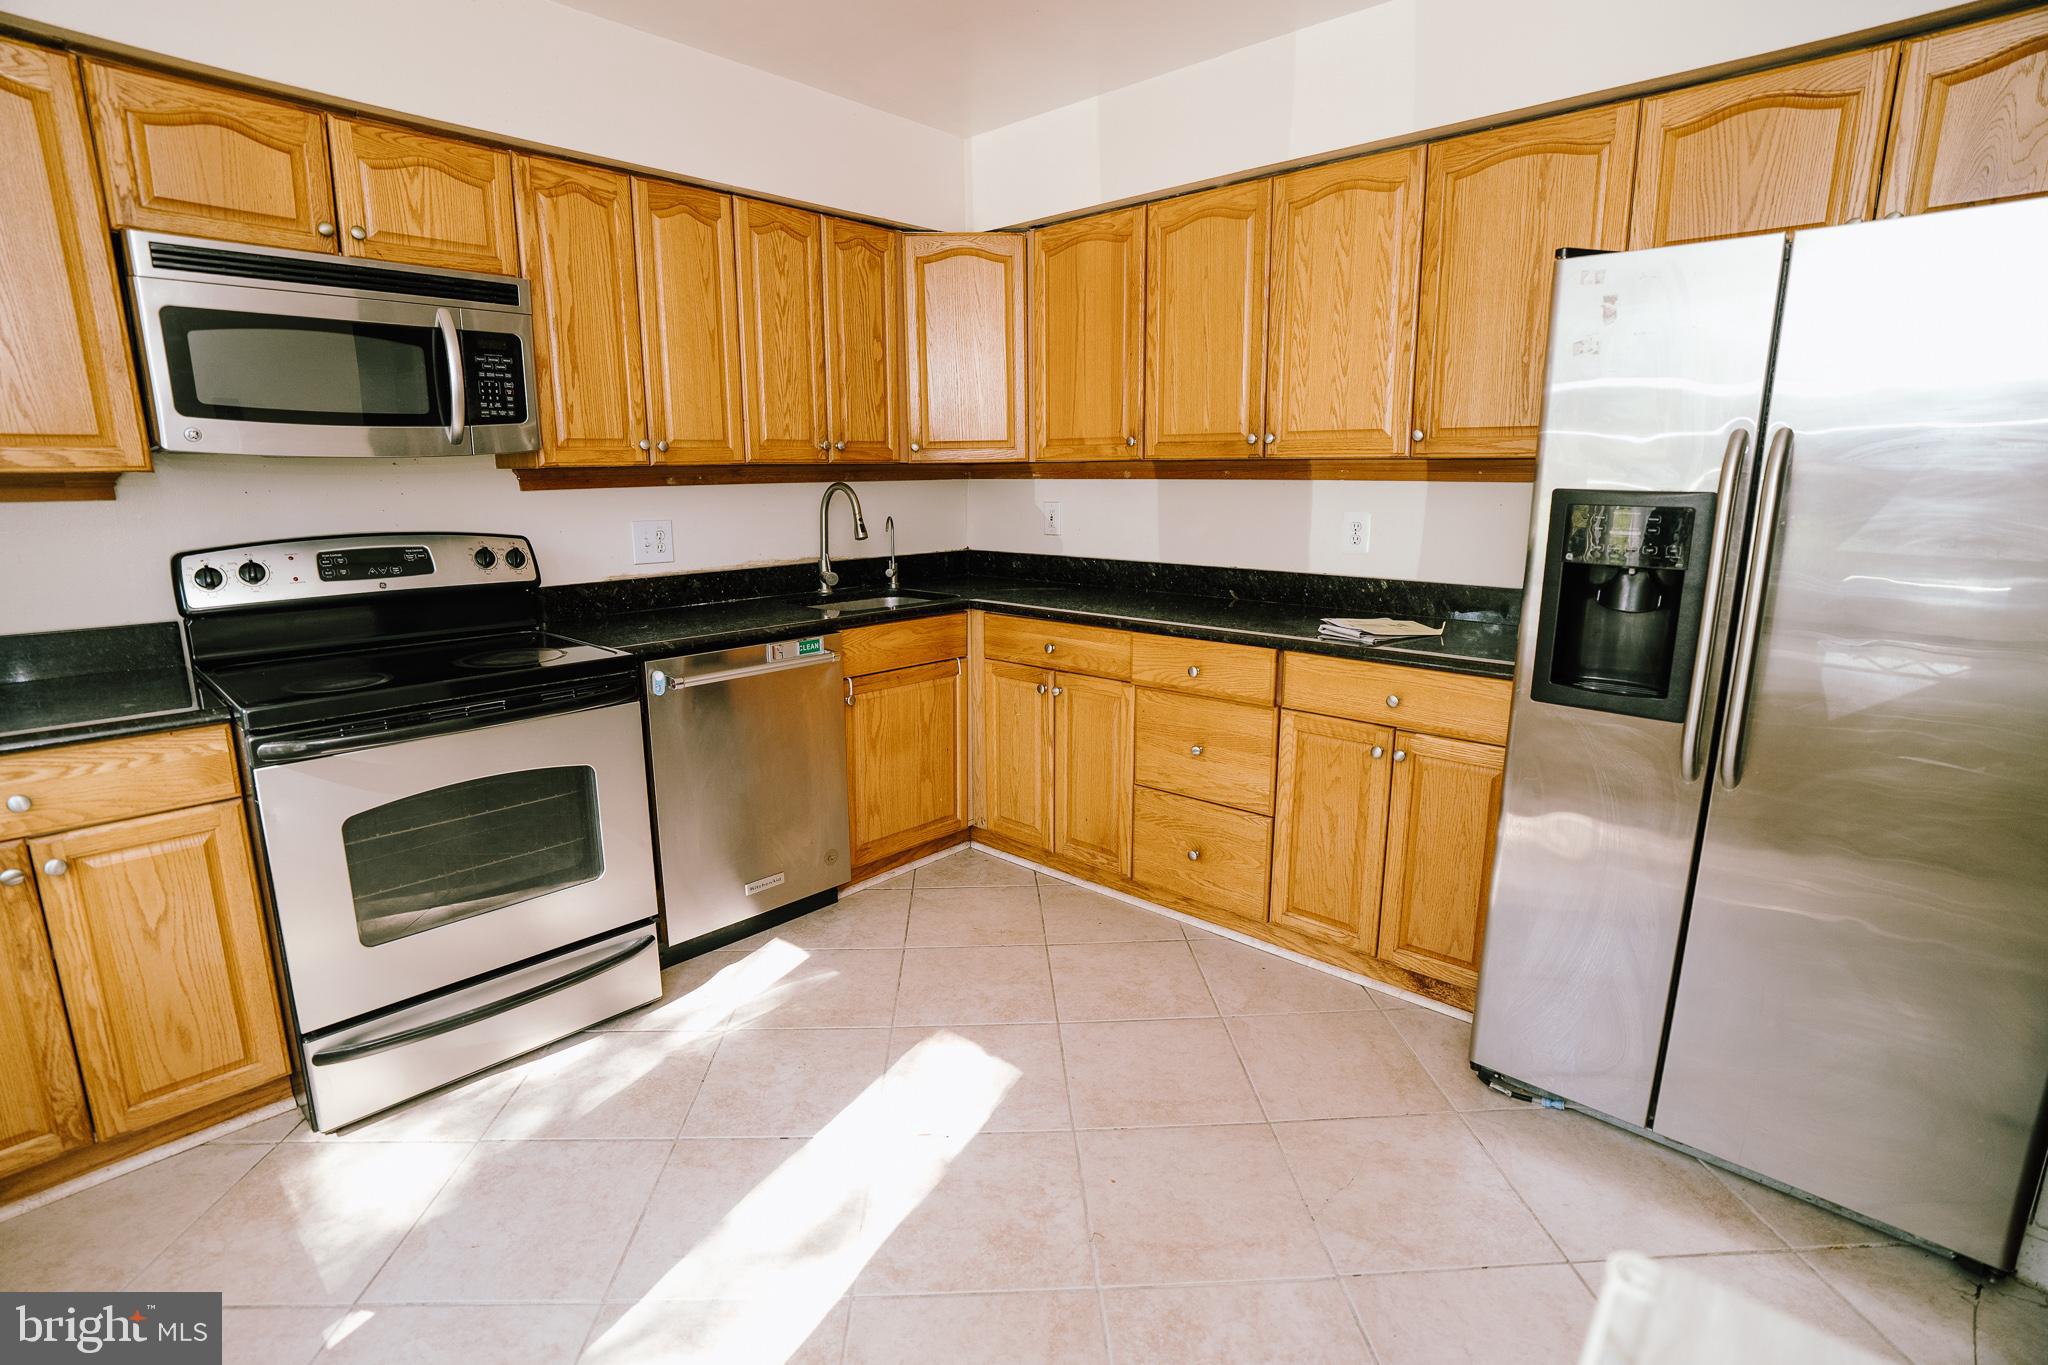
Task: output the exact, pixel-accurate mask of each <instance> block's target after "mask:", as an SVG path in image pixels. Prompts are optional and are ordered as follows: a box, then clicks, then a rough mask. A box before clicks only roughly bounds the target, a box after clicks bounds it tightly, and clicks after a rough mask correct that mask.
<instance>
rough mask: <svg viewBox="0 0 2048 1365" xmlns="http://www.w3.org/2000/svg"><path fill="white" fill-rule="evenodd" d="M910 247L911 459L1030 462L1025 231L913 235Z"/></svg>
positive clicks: (906, 323) (906, 279)
mask: <svg viewBox="0 0 2048 1365" xmlns="http://www.w3.org/2000/svg"><path fill="white" fill-rule="evenodd" d="M903 251H904V266H903V288H904V307H903V333H904V350H905V354H906V357H907V366H908V373H907V374H906V376H905V383H904V394H905V399H906V401H907V402H908V404H909V408H910V415H909V419H908V426H909V438H910V458H911V459H913V460H955V461H970V460H1021V459H1024V458H1025V457H1026V455H1028V454H1029V450H1028V448H1027V432H1026V428H1027V426H1028V420H1027V416H1026V408H1025V402H1024V368H1025V355H1024V308H1025V303H1024V270H1025V268H1024V238H1023V237H1022V236H1020V235H1018V234H1016V233H1005V232H922V233H912V234H911V235H909V236H908V237H906V238H905V239H904V243H903Z"/></svg>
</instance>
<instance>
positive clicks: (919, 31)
mask: <svg viewBox="0 0 2048 1365" xmlns="http://www.w3.org/2000/svg"><path fill="white" fill-rule="evenodd" d="M557 2H558V3H561V4H565V5H567V6H569V7H570V8H572V9H579V10H583V11H586V12H587V13H590V14H596V15H601V16H603V17H604V18H607V19H613V20H616V21H617V22H619V23H622V24H628V25H631V26H632V27H634V28H637V29H640V30H642V31H643V32H647V33H652V34H656V35H658V36H660V37H663V38H669V39H672V40H674V41H676V42H679V43H686V44H688V45H689V46H691V47H695V48H700V49H702V50H703V51H706V52H712V53H716V54H717V55H718V56H721V57H727V58H730V59H731V60H733V61H736V62H744V63H745V64H747V65H748V66H752V67H758V68H759V69H761V70H763V71H769V72H773V73H774V74H776V75H778V76H784V77H787V78H788V79H790V80H794V81H801V82H802V83H803V84H805V85H809V86H815V87H816V88H818V89H820V90H827V91H830V92H832V93H833V94H835V95H842V96H844V97H845V98H847V99H850V100H855V101H857V102H859V103H861V104H865V105H869V106H871V107H873V108H876V109H882V110H886V111H888V112H889V113H892V114H899V115H901V116H902V117H904V118H907V119H912V120H914V121H916V122H918V123H923V124H927V125H929V126H931V127H934V128H939V129H943V130H944V131H946V132H949V133H957V134H960V135H962V136H971V135H973V134H975V133H983V132H987V131H988V130H989V129H991V128H1000V127H1002V126H1003V125H1004V124H1006V123H1014V122H1016V121H1017V120H1018V119H1022V118H1029V117H1030V116H1031V115H1033V114H1041V113H1044V112H1045V111H1046V110H1048V109H1057V108H1059V107H1060V106H1061V105H1064V104H1072V103H1073V102H1074V101H1076V100H1082V99H1087V98H1088V97H1090V96H1092V95H1099V94H1102V93H1103V92H1104V91H1108V90H1115V89H1118V88H1119V87H1122V86H1126V85H1130V84H1132V83H1134V82H1136V81H1142V80H1145V79H1147V78H1148V77H1151V76H1157V75H1159V74H1161V73H1162V72H1167V71H1172V70H1174V69H1175V68H1177V67H1182V66H1187V65H1189V64H1191V63H1194V62H1199V61H1203V60H1205V59H1207V58H1210V57H1215V56H1219V55H1221V54H1222V53H1225V52H1229V51H1231V50H1232V49H1234V48H1239V47H1244V46H1246V45H1247V44H1250V43H1256V42H1260V41H1262V40H1264V39H1267V38H1273V37H1277V36H1279V35H1280V34H1283V33H1287V32H1290V31H1292V30H1294V29H1297V28H1301V27H1304V26H1305V25H1308V24H1313V23H1318V22H1320V21H1322V20H1324V19H1332V18H1335V17H1336V16H1338V15H1340V14H1349V13H1351V12H1353V11H1355V10H1360V9H1369V8H1371V7H1372V6H1373V5H1374V4H1376V3H1379V0H1262V2H1261V3H1254V4H1246V3H1245V0H774V2H773V3H753V2H750V0H557Z"/></svg>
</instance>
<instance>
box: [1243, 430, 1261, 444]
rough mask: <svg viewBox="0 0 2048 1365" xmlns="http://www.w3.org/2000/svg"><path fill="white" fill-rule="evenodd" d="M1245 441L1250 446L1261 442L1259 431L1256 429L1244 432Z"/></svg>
mask: <svg viewBox="0 0 2048 1365" xmlns="http://www.w3.org/2000/svg"><path fill="white" fill-rule="evenodd" d="M1244 443H1245V444H1246V445H1248V446H1255V445H1257V444H1258V443H1259V433H1257V432H1256V431H1247V432H1246V433H1245V434H1244Z"/></svg>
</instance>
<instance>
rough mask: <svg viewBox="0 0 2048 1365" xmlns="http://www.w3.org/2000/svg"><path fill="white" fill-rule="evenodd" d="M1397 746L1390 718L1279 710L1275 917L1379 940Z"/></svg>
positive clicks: (1304, 928)
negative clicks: (1372, 720) (1376, 720)
mask: <svg viewBox="0 0 2048 1365" xmlns="http://www.w3.org/2000/svg"><path fill="white" fill-rule="evenodd" d="M1393 750H1394V732H1393V731H1392V730H1391V729H1389V728H1387V727H1386V726H1384V725H1369V724H1366V723H1365V722H1363V721H1355V720H1342V719H1339V718H1337V717H1335V716H1318V715H1312V714H1310V713H1308V712H1305V711H1283V712H1281V713H1280V746H1279V763H1278V773H1277V775H1276V777H1275V779H1274V790H1275V795H1274V807H1275V812H1274V813H1275V823H1276V824H1277V826H1278V829H1279V835H1278V837H1277V838H1276V839H1275V840H1274V844H1273V888H1272V899H1271V901H1270V903H1269V915H1270V918H1271V919H1272V921H1273V923H1275V924H1278V925H1283V926H1285V927H1286V928H1289V929H1295V930H1298V931H1300V932H1302V933H1304V934H1309V935H1312V936H1314V937H1316V938H1319V939H1327V940H1329V941H1331V942H1334V943H1339V944H1343V945H1344V946H1346V947H1355V948H1357V949H1358V950H1359V951H1361V952H1366V953H1370V952H1372V951H1373V949H1374V948H1375V947H1377V946H1378V945H1377V936H1378V929H1379V924H1378V913H1379V905H1380V877H1381V874H1382V873H1383V872H1384V870H1385V866H1386V856H1387V800H1388V795H1389V790H1390V788H1391V785H1392V782H1393V762H1392V759H1391V758H1390V757H1389V755H1391V754H1392V753H1393Z"/></svg>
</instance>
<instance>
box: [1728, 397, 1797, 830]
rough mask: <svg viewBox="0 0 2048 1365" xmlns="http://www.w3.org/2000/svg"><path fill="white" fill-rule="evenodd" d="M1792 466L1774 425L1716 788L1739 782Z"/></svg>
mask: <svg viewBox="0 0 2048 1365" xmlns="http://www.w3.org/2000/svg"><path fill="white" fill-rule="evenodd" d="M1791 464H1792V428H1790V427H1779V428H1778V429H1777V431H1776V432H1775V433H1773V434H1772V436H1771V444H1770V448H1769V449H1768V450H1767V451H1766V452H1765V453H1764V468H1763V474H1762V476H1761V478H1759V480H1758V483H1757V500H1756V526H1755V528H1754V531H1753V533H1752V534H1751V536H1750V544H1751V545H1752V546H1754V547H1755V548H1754V549H1753V550H1752V551H1751V552H1750V563H1749V578H1748V579H1747V581H1745V582H1744V583H1743V585H1742V615H1741V619H1740V620H1739V621H1738V622H1737V623H1736V626H1735V658H1734V662H1733V663H1732V664H1730V666H1729V670H1728V728H1727V729H1726V730H1725V731H1724V732H1723V733H1722V735H1721V785H1722V786H1724V787H1727V788H1729V789H1731V790H1732V789H1733V788H1735V787H1736V786H1738V785H1739V784H1740V783H1741V782H1742V741H1743V738H1744V733H1745V731H1747V729H1748V728H1749V685H1750V680H1751V676H1750V675H1751V674H1753V673H1755V672H1756V642H1757V637H1758V636H1759V635H1760V634H1762V632H1763V617H1764V594H1765V592H1766V591H1768V590H1769V588H1770V582H1771V552H1772V550H1773V549H1774V548H1775V547H1776V543H1777V539H1778V504H1779V501H1780V500H1781V499H1782V498H1783V496H1784V493H1785V473H1786V471H1787V470H1788V469H1789V468H1791Z"/></svg>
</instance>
